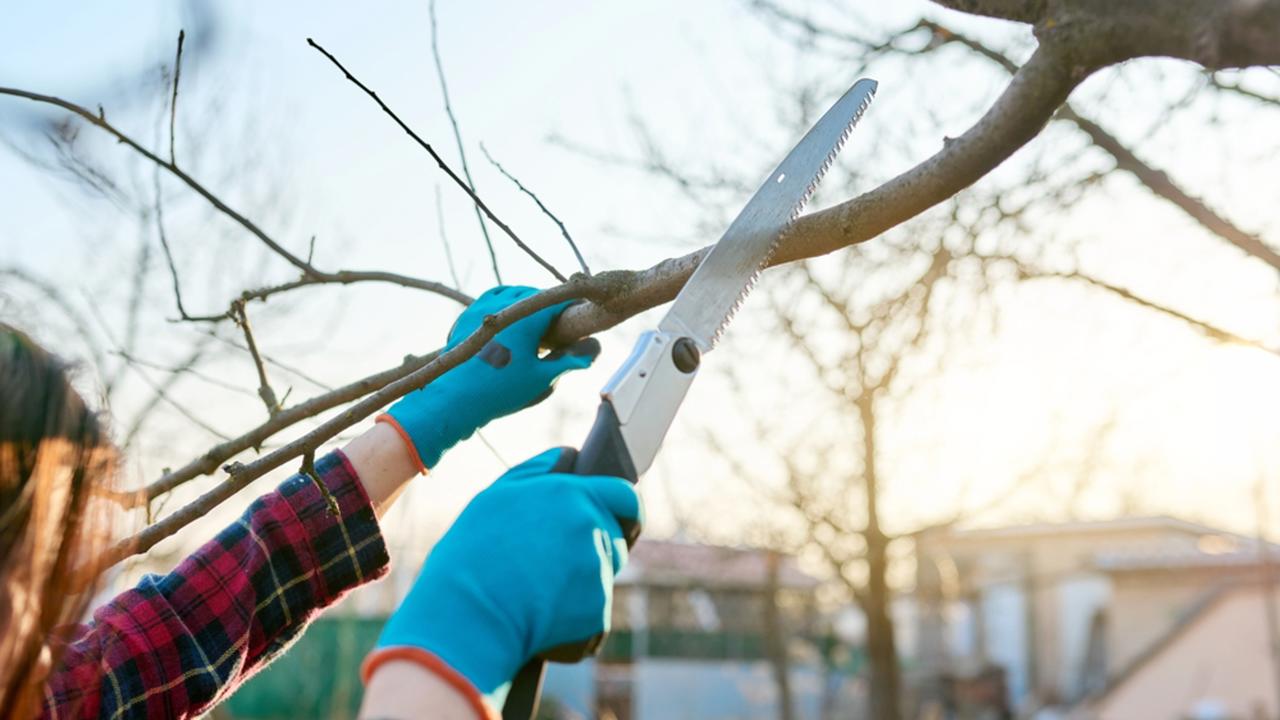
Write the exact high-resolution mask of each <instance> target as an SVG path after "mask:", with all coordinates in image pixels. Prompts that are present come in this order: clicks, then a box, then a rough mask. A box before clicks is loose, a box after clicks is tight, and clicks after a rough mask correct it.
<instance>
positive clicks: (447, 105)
mask: <svg viewBox="0 0 1280 720" xmlns="http://www.w3.org/2000/svg"><path fill="white" fill-rule="evenodd" d="M427 13H428V14H429V15H430V16H431V56H432V58H434V59H435V62H436V77H438V78H440V95H441V96H442V97H444V112H445V115H447V116H448V117H449V125H450V126H451V127H452V128H453V139H454V142H456V143H457V144H458V158H459V159H460V160H461V161H462V174H463V175H464V176H465V177H466V178H467V187H468V188H469V189H470V190H471V192H472V194H473V195H474V194H475V192H476V182H475V180H473V179H472V178H471V168H470V167H469V166H468V165H467V150H466V148H465V147H464V146H463V144H462V130H460V129H459V128H458V118H456V117H454V114H453V103H452V102H450V101H449V83H448V82H446V81H445V76H444V63H443V62H442V61H441V60H440V42H439V37H438V33H437V30H438V28H439V26H438V23H436V0H431V2H429V3H428V4H427ZM472 209H473V210H475V213H476V222H478V223H480V234H481V235H483V236H484V245H485V247H486V248H488V249H489V262H490V263H492V264H493V277H494V278H495V279H497V281H498V284H499V285H501V284H502V272H501V271H500V270H499V269H498V255H497V253H495V252H494V251H493V240H491V239H490V238H489V226H488V225H487V224H485V221H484V215H483V214H482V213H481V211H480V201H479V200H476V201H475V202H474V203H473V205H472ZM559 279H560V280H561V282H563V281H564V278H559Z"/></svg>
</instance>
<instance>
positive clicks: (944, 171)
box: [548, 43, 1086, 345]
mask: <svg viewBox="0 0 1280 720" xmlns="http://www.w3.org/2000/svg"><path fill="white" fill-rule="evenodd" d="M1079 67H1081V66H1079V65H1077V64H1076V63H1075V62H1074V61H1073V58H1072V56H1071V54H1070V53H1069V52H1068V51H1066V50H1065V49H1063V48H1059V47H1057V46H1056V45H1053V44H1052V43H1049V44H1043V45H1041V46H1040V48H1039V49H1038V50H1036V52H1035V54H1034V55H1032V56H1031V59H1030V60H1029V61H1028V62H1027V64H1026V65H1025V66H1023V67H1022V68H1021V69H1020V70H1019V71H1018V72H1017V74H1015V75H1014V77H1013V80H1012V81H1011V82H1010V83H1009V86H1008V87H1007V88H1006V89H1005V91H1004V93H1003V94H1001V96H1000V97H999V98H998V99H997V100H996V101H995V103H994V104H993V105H992V107H991V108H990V109H989V110H988V111H987V112H986V114H984V115H983V116H982V118H981V119H979V120H978V122H977V123H975V124H974V125H973V126H972V127H971V128H969V130H967V131H966V132H965V133H964V134H963V135H961V136H960V137H958V138H954V139H952V140H950V141H949V142H946V143H944V144H943V147H942V149H941V150H940V151H939V152H938V153H936V154H935V155H933V156H932V157H930V158H929V159H927V160H925V161H924V162H922V163H920V164H919V165H916V166H915V167H913V168H911V169H910V170H907V171H906V172H904V173H902V174H901V175H899V176H897V177H895V178H893V179H892V180H889V181H888V182H886V183H884V184H883V185H881V186H880V187H878V188H875V189H874V190H871V191H868V192H866V193H863V194H862V195H859V196H858V197H855V198H853V199H852V200H848V201H846V202H843V203H840V204H838V205H836V206H834V207H831V208H828V209H826V210H822V211H820V212H817V213H813V214H811V215H806V216H803V217H801V218H800V219H798V220H797V221H796V222H795V224H793V225H792V226H791V228H790V229H788V230H787V232H786V234H785V236H784V237H783V238H782V240H781V242H780V243H779V247H778V250H777V252H776V253H774V256H773V258H772V260H771V264H772V265H780V264H782V263H787V262H793V261H796V260H801V259H804V258H810V257H817V256H819V255H825V254H827V253H830V252H833V251H835V250H838V249H840V248H843V247H847V246H849V245H853V244H856V243H860V242H865V241H867V240H870V239H871V238H873V237H876V236H877V235H879V234H881V233H883V232H885V231H886V230H888V229H890V228H892V227H894V226H895V225H898V224H899V223H901V222H903V221H905V220H908V219H910V218H912V217H914V216H916V215H919V214H920V213H922V212H924V211H925V210H928V209H929V208H931V207H933V206H934V205H937V204H938V203H940V202H942V201H943V200H946V199H947V198H949V197H951V196H952V195H954V194H955V193H957V192H959V191H960V190H962V189H964V188H965V187H968V186H969V185H971V184H973V183H974V182H975V181H977V180H978V179H979V178H981V177H982V176H983V175H985V174H986V173H987V172H990V171H991V170H992V169H993V168H995V167H996V166H997V165H999V164H1000V163H1002V162H1004V160H1006V159H1007V158H1008V157H1009V156H1011V155H1012V154H1013V153H1014V152H1015V151H1017V150H1018V149H1019V148H1020V147H1022V146H1023V145H1025V144H1026V143H1027V142H1029V141H1030V140H1031V139H1032V138H1034V137H1035V136H1036V134H1037V133H1038V132H1039V131H1040V129H1041V128H1043V127H1044V125H1045V123H1046V122H1048V120H1049V119H1050V118H1051V117H1052V116H1053V113H1054V111H1055V110H1057V108H1058V106H1059V105H1061V104H1062V102H1063V101H1065V100H1066V97H1067V95H1068V94H1069V93H1070V92H1071V90H1072V89H1073V88H1074V87H1075V86H1076V85H1077V84H1079V82H1080V81H1081V80H1083V79H1084V75H1085V74H1086V73H1085V72H1083V71H1080V70H1079V69H1078V68H1079ZM709 251H710V248H709V247H705V248H702V249H701V250H697V251H695V252H692V253H689V254H688V255H685V256H683V257H679V258H674V259H669V260H664V261H662V262H661V263H658V264H657V265H655V266H653V267H651V268H649V269H648V270H643V271H640V272H638V273H600V274H599V275H597V276H596V277H597V278H601V277H604V276H607V275H608V276H611V277H610V288H609V291H608V292H606V293H605V297H607V298H609V300H608V302H606V303H604V304H603V305H602V304H597V303H594V302H593V303H583V304H580V305H576V306H574V307H571V308H569V309H568V310H566V311H565V313H564V315H562V316H561V318H560V320H559V321H558V322H557V323H556V325H555V326H554V327H552V330H551V334H550V335H549V336H548V342H549V343H551V344H553V345H564V344H568V343H570V342H573V340H575V339H577V338H580V337H584V336H586V335H589V334H591V333H594V332H597V331H599V330H601V329H603V328H607V327H612V326H613V325H616V324H617V323H619V322H621V321H622V320H624V319H626V318H627V317H630V316H632V315H635V314H636V313H639V312H641V311H643V310H647V309H649V308H651V307H654V306H656V305H659V304H661V303H664V302H667V301H669V300H671V299H672V298H673V297H675V295H676V293H678V292H679V290H680V288H681V287H682V286H683V285H684V283H685V281H686V280H688V278H689V276H690V275H691V274H692V273H693V270H694V269H695V268H696V267H697V266H698V263H699V262H701V260H702V258H703V257H704V256H705V255H706V253H707V252H709Z"/></svg>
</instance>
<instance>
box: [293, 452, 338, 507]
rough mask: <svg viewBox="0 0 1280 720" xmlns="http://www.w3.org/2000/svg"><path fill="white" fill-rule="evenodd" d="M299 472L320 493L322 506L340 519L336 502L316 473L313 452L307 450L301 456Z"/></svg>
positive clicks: (314, 453)
mask: <svg viewBox="0 0 1280 720" xmlns="http://www.w3.org/2000/svg"><path fill="white" fill-rule="evenodd" d="M299 472H301V473H302V474H303V475H306V476H307V478H309V479H310V480H311V483H312V484H313V485H315V486H316V489H317V490H319V491H320V496H321V497H323V498H324V504H325V505H327V506H328V508H329V512H331V513H333V516H334V517H336V518H341V517H342V512H341V511H340V510H339V509H338V501H337V500H336V499H335V498H334V497H333V493H331V492H329V486H328V485H325V484H324V480H321V479H320V475H319V473H317V472H316V451H315V450H308V451H307V452H306V453H305V454H304V455H303V456H302V468H301V469H300V470H299Z"/></svg>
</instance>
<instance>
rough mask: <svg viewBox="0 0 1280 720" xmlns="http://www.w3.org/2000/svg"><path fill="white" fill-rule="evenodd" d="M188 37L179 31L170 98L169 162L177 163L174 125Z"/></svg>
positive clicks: (184, 31) (184, 32)
mask: <svg viewBox="0 0 1280 720" xmlns="http://www.w3.org/2000/svg"><path fill="white" fill-rule="evenodd" d="M186 39H187V31H186V30H179V31H178V52H177V54H176V55H175V56H174V58H173V97H172V98H171V99H170V100H169V164H170V165H177V164H178V156H177V155H176V154H175V153H174V139H173V137H174V126H175V125H176V124H177V120H178V80H179V78H181V77H182V44H183V42H184V41H185V40H186Z"/></svg>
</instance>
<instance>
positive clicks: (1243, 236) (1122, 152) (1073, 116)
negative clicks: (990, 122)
mask: <svg viewBox="0 0 1280 720" xmlns="http://www.w3.org/2000/svg"><path fill="white" fill-rule="evenodd" d="M1058 116H1059V117H1061V118H1062V119H1064V120H1069V121H1070V122H1072V123H1074V124H1075V126H1076V127H1078V128H1080V129H1081V130H1082V131H1084V133H1085V134H1086V135H1088V136H1089V139H1090V140H1091V141H1093V144H1094V145H1096V146H1098V147H1099V148H1101V149H1103V150H1105V151H1106V152H1107V154H1109V155H1110V156H1111V157H1112V158H1115V161H1116V167H1118V168H1120V169H1121V170H1124V171H1125V172H1128V173H1129V174H1131V175H1133V176H1134V177H1136V178H1137V179H1138V181H1139V182H1141V183H1142V184H1143V185H1145V186H1146V188H1147V189H1148V190H1150V191H1151V192H1153V193H1155V194H1156V195H1159V196H1160V197H1162V198H1164V199H1165V200H1168V201H1169V202H1171V203H1173V204H1174V205H1176V206H1178V208H1179V209H1180V210H1182V211H1183V212H1184V213H1186V214H1187V215H1188V216H1189V217H1190V218H1191V219H1192V220H1195V221H1196V222H1197V223H1199V224H1200V225H1201V226H1203V227H1204V228H1205V229H1206V230H1208V231H1209V232H1211V233H1213V234H1214V235H1217V236H1218V237H1220V238H1222V239H1223V240H1226V241H1227V242H1229V243H1231V244H1232V245H1235V246H1236V247H1238V248H1240V249H1241V250H1243V251H1244V252H1246V253H1248V254H1249V255H1252V256H1253V257H1256V258H1258V259H1259V260H1261V261H1263V262H1265V263H1267V264H1268V265H1270V266H1271V267H1273V268H1275V269H1276V270H1280V252H1276V250H1275V249H1273V248H1272V247H1271V246H1269V245H1267V244H1266V243H1264V242H1263V241H1262V238H1260V237H1258V236H1257V235H1254V234H1252V233H1249V232H1246V231H1244V230H1242V229H1240V228H1239V227H1236V225H1235V224H1233V223H1232V222H1231V221H1230V220H1227V219H1226V218H1224V217H1222V216H1221V215H1219V214H1218V213H1217V212H1215V211H1214V210H1213V208H1211V207H1209V205H1208V204H1207V203H1205V202H1204V201H1202V200H1198V199H1196V198H1193V197H1191V195H1189V194H1187V192H1186V191H1185V190H1183V189H1182V188H1181V187H1179V186H1178V184H1177V183H1176V182H1174V181H1173V179H1172V178H1170V177H1169V176H1168V175H1167V174H1165V172H1164V171H1162V170H1157V169H1156V168H1154V167H1151V166H1150V165H1148V164H1147V163H1145V162H1143V161H1142V159H1141V158H1139V157H1138V156H1137V155H1136V154H1134V153H1133V152H1132V151H1131V150H1129V148H1127V147H1125V146H1124V143H1122V142H1120V140H1119V139H1118V138H1117V137H1115V136H1114V135H1112V134H1111V133H1109V132H1107V131H1106V130H1105V129H1103V128H1102V126H1100V125H1098V124H1097V123H1095V122H1093V121H1092V120H1090V119H1088V118H1086V117H1082V116H1081V115H1080V114H1079V113H1077V112H1076V111H1075V110H1074V109H1073V108H1072V107H1071V106H1070V105H1064V106H1063V107H1062V109H1061V110H1059V111H1058Z"/></svg>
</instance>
